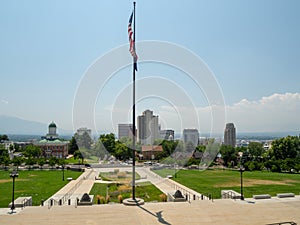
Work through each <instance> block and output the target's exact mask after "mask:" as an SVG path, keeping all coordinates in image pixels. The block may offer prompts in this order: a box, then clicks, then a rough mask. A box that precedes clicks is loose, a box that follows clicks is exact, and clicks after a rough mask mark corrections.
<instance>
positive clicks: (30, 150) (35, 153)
mask: <svg viewBox="0 0 300 225" xmlns="http://www.w3.org/2000/svg"><path fill="white" fill-rule="evenodd" d="M24 155H25V156H26V157H33V158H39V157H40V156H41V155H42V149H41V148H40V147H38V146H34V145H27V146H26V147H25V152H24Z"/></svg>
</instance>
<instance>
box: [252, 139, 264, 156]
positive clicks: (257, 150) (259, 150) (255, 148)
mask: <svg viewBox="0 0 300 225" xmlns="http://www.w3.org/2000/svg"><path fill="white" fill-rule="evenodd" d="M248 149H249V153H250V156H251V158H252V159H254V160H258V159H259V158H261V157H262V154H263V152H264V148H263V145H262V143H259V142H250V143H249V145H248Z"/></svg>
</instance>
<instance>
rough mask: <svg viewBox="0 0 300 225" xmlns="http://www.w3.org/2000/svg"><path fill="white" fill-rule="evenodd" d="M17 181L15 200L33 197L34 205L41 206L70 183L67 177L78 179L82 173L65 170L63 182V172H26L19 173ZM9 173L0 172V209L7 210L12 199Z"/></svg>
mask: <svg viewBox="0 0 300 225" xmlns="http://www.w3.org/2000/svg"><path fill="white" fill-rule="evenodd" d="M18 173H19V176H18V177H17V178H16V179H15V199H16V198H18V197H22V196H32V204H33V205H40V204H41V200H42V199H44V200H46V199H48V198H49V197H50V196H52V195H53V194H54V193H56V192H57V191H58V190H59V189H61V188H62V187H63V186H64V185H66V184H67V183H68V181H67V180H66V178H67V177H72V178H73V179H76V178H77V177H79V176H80V174H81V172H76V171H70V170H65V181H62V171H61V170H49V171H48V170H24V171H18ZM9 174H10V172H9V171H0V207H1V208H6V207H8V204H9V203H10V202H11V199H12V178H10V176H9Z"/></svg>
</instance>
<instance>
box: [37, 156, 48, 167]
mask: <svg viewBox="0 0 300 225" xmlns="http://www.w3.org/2000/svg"><path fill="white" fill-rule="evenodd" d="M45 163H46V160H45V158H40V159H38V164H39V166H40V168H41V169H42V168H43V166H44V165H45Z"/></svg>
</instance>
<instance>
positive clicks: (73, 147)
mask: <svg viewBox="0 0 300 225" xmlns="http://www.w3.org/2000/svg"><path fill="white" fill-rule="evenodd" d="M78 149H79V148H78V145H77V141H76V138H75V137H74V136H73V137H72V139H71V140H70V143H69V153H70V154H74V152H75V151H77V150H78Z"/></svg>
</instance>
